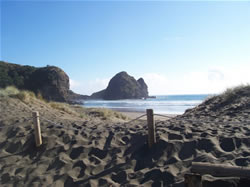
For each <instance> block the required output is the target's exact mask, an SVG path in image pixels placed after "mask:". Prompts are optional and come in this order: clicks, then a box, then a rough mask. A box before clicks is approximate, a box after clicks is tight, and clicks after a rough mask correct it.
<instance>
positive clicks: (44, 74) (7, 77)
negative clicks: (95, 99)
mask: <svg viewBox="0 0 250 187" xmlns="http://www.w3.org/2000/svg"><path fill="white" fill-rule="evenodd" d="M10 85H13V86H16V87H17V88H19V89H27V90H31V91H33V92H35V93H36V94H38V93H40V94H41V95H42V96H43V97H44V98H45V99H47V100H53V101H59V102H72V100H73V99H79V98H81V97H82V96H81V95H79V94H75V93H74V92H73V91H70V90H69V77H68V75H67V74H66V73H65V72H64V71H63V70H61V69H60V68H58V67H55V66H47V67H42V68H35V67H32V66H21V65H18V64H11V63H6V62H2V61H0V87H1V88H4V87H6V86H10Z"/></svg>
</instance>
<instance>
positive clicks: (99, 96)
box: [91, 89, 105, 99]
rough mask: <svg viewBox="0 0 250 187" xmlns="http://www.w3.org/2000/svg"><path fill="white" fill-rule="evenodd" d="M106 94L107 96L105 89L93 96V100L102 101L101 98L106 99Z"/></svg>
mask: <svg viewBox="0 0 250 187" xmlns="http://www.w3.org/2000/svg"><path fill="white" fill-rule="evenodd" d="M104 94H105V89H104V90H101V91H99V92H95V93H93V94H92V95H91V98H92V99H100V98H103V97H104Z"/></svg>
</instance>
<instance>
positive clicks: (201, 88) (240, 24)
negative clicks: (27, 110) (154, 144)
mask: <svg viewBox="0 0 250 187" xmlns="http://www.w3.org/2000/svg"><path fill="white" fill-rule="evenodd" d="M249 20H250V2H215V1H209V2H202V1H196V2H195V1H194V2H190V1H177V2H174V1H2V2H1V60H4V61H8V62H12V63H17V64H23V65H32V66H38V67H40V66H46V65H55V66H58V67H60V68H62V69H63V70H64V71H65V72H66V73H67V74H68V75H69V77H70V80H71V88H72V89H73V90H74V91H76V92H79V93H82V94H91V93H93V92H95V91H99V90H101V89H103V88H105V87H106V86H107V84H108V81H109V79H110V78H111V77H112V76H114V75H115V74H116V73H118V72H120V71H127V72H128V73H129V74H130V75H132V76H134V77H135V78H137V79H138V78H139V77H143V78H144V79H145V81H146V83H147V84H148V86H149V92H150V94H194V93H197V94H199V93H219V92H221V91H223V90H224V89H225V88H227V87H231V86H235V85H238V84H242V83H250V75H249V73H248V71H249V69H250V21H249Z"/></svg>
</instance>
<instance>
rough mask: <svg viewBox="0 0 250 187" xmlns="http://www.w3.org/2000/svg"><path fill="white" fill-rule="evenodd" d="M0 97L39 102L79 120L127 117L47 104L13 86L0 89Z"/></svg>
mask: <svg viewBox="0 0 250 187" xmlns="http://www.w3.org/2000/svg"><path fill="white" fill-rule="evenodd" d="M0 97H11V98H15V99H19V100H20V101H22V102H24V103H26V104H32V103H33V104H34V103H35V102H36V100H39V101H41V102H43V103H44V104H45V105H47V106H48V107H51V108H53V109H55V110H59V111H61V112H65V113H68V114H70V115H73V116H77V117H80V118H91V117H92V118H93V117H94V118H100V119H102V120H109V119H122V120H126V119H127V117H126V116H124V115H123V114H121V113H119V112H115V111H112V110H109V109H105V108H84V107H82V106H80V105H70V104H67V103H60V102H53V101H50V102H48V101H46V100H45V99H44V98H43V97H42V95H41V94H40V93H38V94H37V95H35V93H34V92H31V91H27V90H18V89H17V88H15V87H14V86H8V87H6V88H5V89H0Z"/></svg>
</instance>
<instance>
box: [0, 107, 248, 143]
mask: <svg viewBox="0 0 250 187" xmlns="http://www.w3.org/2000/svg"><path fill="white" fill-rule="evenodd" d="M29 110H30V111H31V109H29ZM154 116H159V117H163V118H167V119H169V122H170V123H171V119H173V118H174V120H175V121H185V122H190V123H204V119H203V120H194V119H185V118H184V119H183V118H182V119H178V118H176V117H175V116H168V115H163V114H154V112H153V109H147V110H146V114H143V115H140V116H138V117H136V118H135V119H132V120H130V121H128V122H125V123H124V125H125V124H126V125H127V124H130V123H132V122H134V121H136V120H139V119H141V118H143V117H146V118H147V125H148V145H149V147H150V148H151V147H152V146H153V145H154V144H155V143H156V138H155V126H156V125H158V124H160V123H162V122H166V121H165V120H164V121H163V120H155V119H154ZM31 119H33V124H34V133H35V141H36V145H37V147H39V146H40V145H41V144H42V136H41V128H40V119H42V120H43V121H46V122H48V123H49V124H51V125H53V127H55V128H57V129H62V128H63V129H66V130H73V131H75V130H79V128H75V127H70V126H69V125H68V126H67V127H66V126H64V125H62V124H59V123H55V122H53V121H51V120H49V119H47V118H45V117H43V116H40V115H39V112H32V117H30V118H25V120H26V121H29V120H31ZM210 121H211V119H210ZM213 122H216V123H219V124H226V125H228V124H242V123H250V121H244V122H240V121H213ZM18 124H19V123H13V124H11V125H8V126H7V127H12V126H16V125H18ZM3 128H6V126H0V129H3ZM46 128H52V127H51V126H47V127H46Z"/></svg>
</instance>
